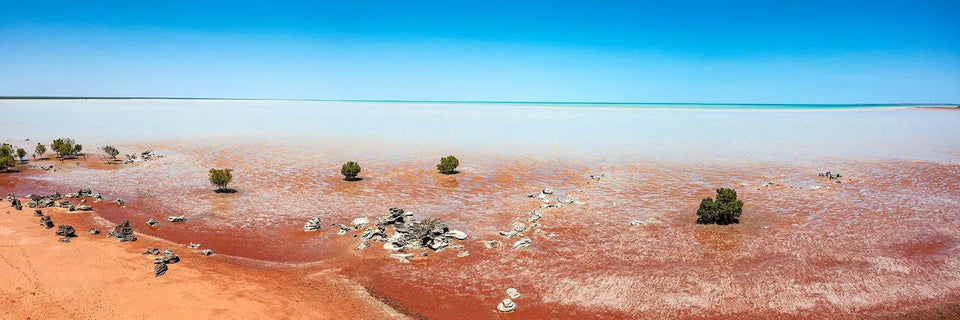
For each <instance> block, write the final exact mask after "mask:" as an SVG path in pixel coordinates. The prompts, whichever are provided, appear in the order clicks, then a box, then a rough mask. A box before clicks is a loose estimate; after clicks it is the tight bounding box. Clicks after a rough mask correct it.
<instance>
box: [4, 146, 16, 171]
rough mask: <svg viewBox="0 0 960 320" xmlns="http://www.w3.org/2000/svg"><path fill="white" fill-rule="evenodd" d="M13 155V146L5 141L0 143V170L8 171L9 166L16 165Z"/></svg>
mask: <svg viewBox="0 0 960 320" xmlns="http://www.w3.org/2000/svg"><path fill="white" fill-rule="evenodd" d="M13 155H14V152H13V146H11V145H9V144H6V143H4V144H2V145H0V170H3V171H9V168H10V167H13V166H15V165H17V160H16V159H14V158H13Z"/></svg>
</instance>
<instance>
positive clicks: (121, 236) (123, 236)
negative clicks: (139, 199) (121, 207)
mask: <svg viewBox="0 0 960 320" xmlns="http://www.w3.org/2000/svg"><path fill="white" fill-rule="evenodd" d="M107 236H108V237H111V238H114V239H117V241H120V242H127V241H137V237H135V236H134V235H133V227H131V226H130V220H123V223H120V224H119V225H117V226H116V227H115V228H113V230H111V231H109V232H107Z"/></svg>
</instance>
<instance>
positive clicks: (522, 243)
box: [513, 238, 533, 249]
mask: <svg viewBox="0 0 960 320" xmlns="http://www.w3.org/2000/svg"><path fill="white" fill-rule="evenodd" d="M532 242H533V240H530V238H523V239H520V240H518V241H517V242H514V243H513V248H514V249H523V248H526V247H529V246H530V244H531V243H532Z"/></svg>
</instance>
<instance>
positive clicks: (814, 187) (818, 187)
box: [810, 186, 822, 190]
mask: <svg viewBox="0 0 960 320" xmlns="http://www.w3.org/2000/svg"><path fill="white" fill-rule="evenodd" d="M821 188H822V187H820V186H812V187H810V190H820V189H821Z"/></svg>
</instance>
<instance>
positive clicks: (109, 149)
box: [100, 146, 120, 160]
mask: <svg viewBox="0 0 960 320" xmlns="http://www.w3.org/2000/svg"><path fill="white" fill-rule="evenodd" d="M100 149H101V150H103V153H106V154H107V156H108V157H110V160H116V159H117V155H118V154H120V150H117V148H114V147H113V146H106V147H103V148H100Z"/></svg>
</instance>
